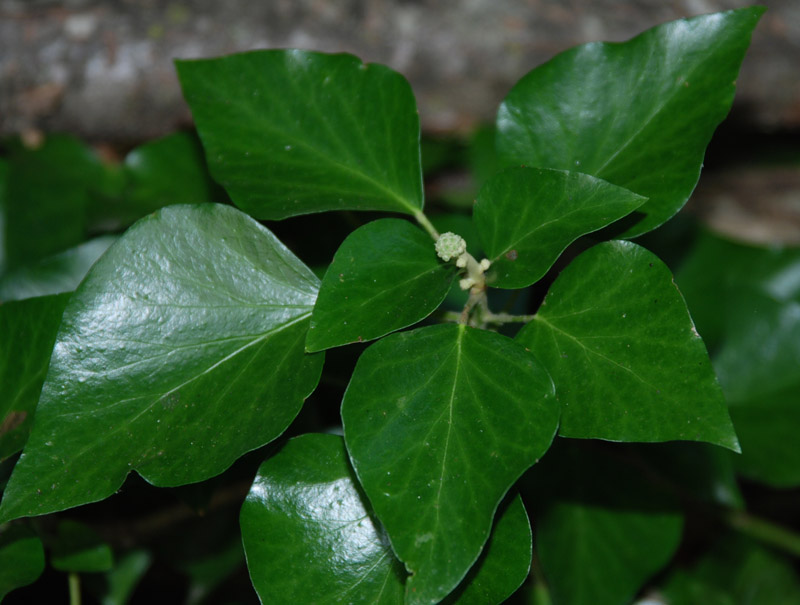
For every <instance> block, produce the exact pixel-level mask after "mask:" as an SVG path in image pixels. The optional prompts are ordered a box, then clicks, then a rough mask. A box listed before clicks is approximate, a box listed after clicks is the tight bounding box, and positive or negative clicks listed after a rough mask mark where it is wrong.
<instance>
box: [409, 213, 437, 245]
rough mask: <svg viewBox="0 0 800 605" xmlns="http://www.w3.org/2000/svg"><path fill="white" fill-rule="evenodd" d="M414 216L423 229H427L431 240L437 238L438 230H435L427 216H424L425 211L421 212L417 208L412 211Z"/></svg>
mask: <svg viewBox="0 0 800 605" xmlns="http://www.w3.org/2000/svg"><path fill="white" fill-rule="evenodd" d="M414 218H415V219H417V222H418V223H419V224H420V225H422V227H423V228H424V229H425V231H427V232H428V234H429V235H430V236H431V237H432V238H433V241H436V240H437V239H439V232H438V231H437V230H436V227H434V226H433V223H431V222H430V221H429V220H428V217H427V216H425V213H424V212H422V210H417V211H416V212H415V213H414Z"/></svg>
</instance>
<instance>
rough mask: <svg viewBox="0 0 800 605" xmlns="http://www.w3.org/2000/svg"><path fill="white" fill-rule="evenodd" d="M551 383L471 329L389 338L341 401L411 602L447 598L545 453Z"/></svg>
mask: <svg viewBox="0 0 800 605" xmlns="http://www.w3.org/2000/svg"><path fill="white" fill-rule="evenodd" d="M558 414H559V410H558V406H557V405H556V403H555V399H554V397H553V384H552V381H551V380H550V377H549V376H548V375H547V372H545V371H544V370H543V369H542V368H541V366H540V365H539V364H538V363H537V361H536V359H535V358H534V357H533V356H532V355H530V354H529V353H527V352H526V351H525V350H523V349H522V347H519V346H517V345H516V344H515V343H514V342H513V341H511V340H510V339H508V338H507V337H505V336H501V335H499V334H496V333H494V332H488V331H485V330H477V329H473V328H469V327H467V326H464V325H454V324H449V325H437V326H431V327H427V328H421V329H418V330H414V331H411V332H402V333H399V334H392V335H390V336H387V337H386V338H384V339H382V340H380V341H378V342H377V343H375V344H373V345H372V346H371V347H369V348H368V349H367V350H366V351H365V352H364V353H363V354H362V355H361V358H360V359H359V361H358V363H357V365H356V368H355V371H354V372H353V377H352V379H351V381H350V385H349V386H348V388H347V391H346V393H345V396H344V400H343V402H342V421H343V424H344V434H345V440H346V442H347V449H348V451H349V452H350V457H351V460H352V461H353V467H354V468H355V471H356V474H357V476H358V478H359V480H360V482H361V484H362V485H363V487H364V491H365V492H366V494H367V496H368V497H369V499H370V502H371V503H372V506H373V508H374V510H375V512H376V514H377V515H378V518H379V519H380V520H381V522H382V523H383V524H384V526H385V527H386V530H387V531H388V533H389V537H390V539H391V542H392V547H393V549H394V551H395V553H396V554H397V556H398V557H399V558H400V559H401V560H402V561H403V562H404V563H405V565H406V568H407V569H408V570H409V571H410V572H411V573H412V574H413V575H412V576H411V577H410V578H409V580H408V583H407V601H408V602H409V603H432V602H436V601H438V600H440V599H442V598H444V597H445V596H446V595H447V594H449V593H450V592H451V591H452V590H453V589H454V588H455V587H456V586H457V585H458V583H459V582H460V581H461V580H462V579H463V577H464V575H465V574H466V573H467V571H468V570H469V568H470V567H471V566H472V564H473V563H474V562H475V560H476V559H477V557H478V555H479V554H480V552H481V548H482V547H483V545H484V543H485V542H486V539H487V537H488V535H489V529H490V528H491V524H492V517H493V515H494V512H495V509H496V508H497V505H498V503H499V502H500V500H501V499H502V497H503V494H505V493H506V491H507V490H508V488H509V487H510V486H511V485H512V484H513V483H514V481H516V479H517V478H518V477H519V476H520V475H521V474H522V472H523V471H524V470H525V469H527V468H528V467H529V466H531V465H532V464H534V463H535V462H536V461H537V460H538V459H539V458H540V457H541V456H542V454H544V452H545V451H546V450H547V448H548V446H549V445H550V442H551V440H552V438H553V435H554V433H555V431H556V427H557V426H558Z"/></svg>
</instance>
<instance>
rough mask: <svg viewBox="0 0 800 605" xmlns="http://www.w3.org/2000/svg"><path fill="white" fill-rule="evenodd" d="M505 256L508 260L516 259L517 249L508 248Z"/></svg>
mask: <svg viewBox="0 0 800 605" xmlns="http://www.w3.org/2000/svg"><path fill="white" fill-rule="evenodd" d="M505 257H506V258H507V259H508V260H517V251H516V250H509V251H508V252H506V254H505Z"/></svg>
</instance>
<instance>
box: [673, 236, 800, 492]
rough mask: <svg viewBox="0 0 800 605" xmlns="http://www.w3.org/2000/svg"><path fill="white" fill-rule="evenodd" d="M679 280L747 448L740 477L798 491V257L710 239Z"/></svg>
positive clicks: (702, 242)
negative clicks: (710, 349) (710, 346)
mask: <svg viewBox="0 0 800 605" xmlns="http://www.w3.org/2000/svg"><path fill="white" fill-rule="evenodd" d="M677 279H678V283H679V284H680V286H681V289H682V290H685V291H686V300H687V302H688V304H689V308H690V309H691V310H692V315H693V316H694V315H695V314H696V315H697V318H698V324H697V327H698V330H699V331H700V333H701V334H702V335H703V337H704V338H706V337H708V338H710V339H711V340H712V342H713V343H714V345H715V354H714V367H715V369H716V371H717V375H718V376H719V379H720V383H721V384H722V388H723V390H724V391H725V395H726V397H727V399H728V402H729V405H730V411H731V417H732V418H733V422H734V426H736V432H737V434H738V435H739V440H740V442H741V444H742V455H741V456H736V457H735V458H734V463H735V464H736V466H737V469H738V470H739V472H740V473H742V474H744V475H746V476H747V477H749V478H751V479H755V480H758V481H762V482H766V483H769V484H771V485H774V486H777V487H790V486H796V485H800V447H798V442H797V439H796V435H797V434H798V432H800V374H798V371H797V367H798V364H800V346H798V343H799V342H800V250H797V249H780V248H758V247H754V246H747V245H742V244H737V243H734V242H730V241H726V240H724V239H721V238H718V237H715V236H712V235H710V234H704V235H703V236H702V237H700V238H699V240H698V242H697V245H696V246H695V248H694V249H693V250H692V252H691V253H690V255H689V257H688V259H687V261H686V263H685V265H684V267H683V268H682V269H681V271H680V272H679V273H678V276H677ZM707 335H708V336H707Z"/></svg>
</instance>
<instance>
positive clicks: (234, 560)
mask: <svg viewBox="0 0 800 605" xmlns="http://www.w3.org/2000/svg"><path fill="white" fill-rule="evenodd" d="M244 563H245V559H244V551H243V550H242V540H241V538H240V537H239V536H238V535H235V536H233V537H232V539H231V540H230V541H229V542H228V544H226V545H225V546H223V547H222V548H221V549H219V550H218V551H215V552H213V553H211V554H210V555H208V556H206V557H203V558H202V559H200V560H196V561H190V562H189V563H186V564H184V565H182V566H181V567H183V570H184V571H185V572H186V574H187V575H188V576H189V596H188V597H187V598H186V605H197V604H199V603H204V602H208V601H207V600H206V599H207V598H208V597H209V596H210V595H211V594H212V593H213V592H214V590H216V589H217V588H218V587H219V586H220V585H221V584H222V583H223V582H225V580H227V579H228V578H230V576H231V575H232V574H234V573H235V572H236V571H237V570H239V569H241V568H243V567H244Z"/></svg>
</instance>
